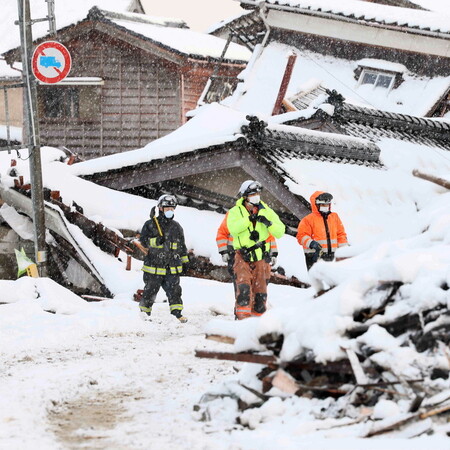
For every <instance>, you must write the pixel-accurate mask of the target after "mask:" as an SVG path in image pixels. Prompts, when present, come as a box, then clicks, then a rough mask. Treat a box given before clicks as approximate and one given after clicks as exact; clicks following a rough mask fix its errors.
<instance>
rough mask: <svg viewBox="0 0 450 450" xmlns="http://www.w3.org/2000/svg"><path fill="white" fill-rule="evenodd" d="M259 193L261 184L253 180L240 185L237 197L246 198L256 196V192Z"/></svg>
mask: <svg viewBox="0 0 450 450" xmlns="http://www.w3.org/2000/svg"><path fill="white" fill-rule="evenodd" d="M261 191H262V186H261V183H259V182H258V181H254V180H246V181H244V182H243V183H242V184H241V187H240V188H239V193H238V195H239V196H240V197H247V196H248V195H251V194H256V193H257V192H261Z"/></svg>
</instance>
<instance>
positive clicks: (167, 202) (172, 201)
mask: <svg viewBox="0 0 450 450" xmlns="http://www.w3.org/2000/svg"><path fill="white" fill-rule="evenodd" d="M177 204H178V202H177V198H176V197H175V196H174V195H171V194H164V195H161V197H159V198H158V207H159V208H164V207H165V206H172V207H173V208H176V206H177Z"/></svg>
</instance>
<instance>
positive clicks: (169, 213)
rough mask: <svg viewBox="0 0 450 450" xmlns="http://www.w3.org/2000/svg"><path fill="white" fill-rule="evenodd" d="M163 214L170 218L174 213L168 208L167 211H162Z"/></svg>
mask: <svg viewBox="0 0 450 450" xmlns="http://www.w3.org/2000/svg"><path fill="white" fill-rule="evenodd" d="M164 215H165V216H166V217H167V218H168V219H171V218H172V217H173V216H174V215H175V213H174V212H173V211H172V210H170V209H169V211H165V212H164Z"/></svg>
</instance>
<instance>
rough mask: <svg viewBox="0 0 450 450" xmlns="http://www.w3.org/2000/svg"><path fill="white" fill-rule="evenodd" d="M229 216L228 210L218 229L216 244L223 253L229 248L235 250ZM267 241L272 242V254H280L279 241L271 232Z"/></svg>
mask: <svg viewBox="0 0 450 450" xmlns="http://www.w3.org/2000/svg"><path fill="white" fill-rule="evenodd" d="M227 217H228V212H227V213H226V214H225V217H224V219H223V220H222V223H221V224H220V226H219V229H218V230H217V235H216V244H217V249H218V250H219V253H223V252H225V251H227V250H229V251H234V248H233V236H231V234H230V231H229V230H228V226H227ZM266 242H270V254H271V255H273V254H278V247H277V242H276V240H275V238H274V237H273V236H272V235H271V234H269V237H268V238H267V240H266Z"/></svg>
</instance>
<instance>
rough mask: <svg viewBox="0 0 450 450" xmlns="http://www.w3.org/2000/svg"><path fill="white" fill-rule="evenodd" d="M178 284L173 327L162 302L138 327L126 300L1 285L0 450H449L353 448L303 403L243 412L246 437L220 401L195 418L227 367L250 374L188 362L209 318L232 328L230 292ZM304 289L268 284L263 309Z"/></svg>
mask: <svg viewBox="0 0 450 450" xmlns="http://www.w3.org/2000/svg"><path fill="white" fill-rule="evenodd" d="M182 286H183V290H184V300H185V313H186V316H187V317H188V318H189V322H188V323H187V324H184V325H182V324H180V323H178V322H177V321H176V320H175V319H174V318H173V317H172V316H170V314H169V311H168V305H167V303H164V302H163V300H164V296H163V295H160V296H159V297H158V302H157V303H156V305H155V308H154V321H153V322H151V323H146V322H142V321H141V320H140V319H139V318H138V308H137V304H136V303H134V302H130V301H129V299H124V298H122V299H115V300H110V301H104V302H99V303H86V302H84V301H83V300H81V299H74V297H73V294H72V293H70V292H68V291H66V290H64V289H62V288H61V287H59V286H58V285H56V284H55V283H54V282H52V281H50V280H48V279H38V280H36V279H30V278H21V279H19V280H18V281H11V282H9V281H0V303H7V304H3V305H1V306H0V308H1V312H2V314H1V315H0V342H1V352H0V359H1V367H2V368H3V370H2V372H1V375H0V397H1V398H2V403H1V405H2V406H1V407H0V448H5V449H6V448H20V449H36V448H42V449H50V448H51V449H59V448H61V449H64V448H86V445H87V446H88V447H89V448H99V449H100V448H104V449H111V448H127V449H138V448H151V449H161V448H165V449H166V448H167V449H188V448H195V449H197V448H201V449H233V450H235V449H236V450H237V449H256V448H258V449H271V448H274V447H276V448H283V449H305V450H316V449H317V450H319V449H330V448H332V449H336V450H339V449H347V450H350V449H354V450H360V449H361V448H362V447H364V448H367V449H381V448H395V449H400V450H402V449H408V450H423V448H434V449H435V450H440V449H442V450H444V449H447V448H448V442H449V440H448V438H443V437H442V436H431V437H422V438H418V439H414V440H411V439H407V438H405V437H401V436H399V437H397V438H395V439H385V438H380V439H372V440H367V439H365V440H362V439H360V438H358V433H359V432H361V426H360V425H358V424H355V425H353V426H348V427H338V428H334V427H335V426H336V425H344V424H345V423H346V420H341V421H338V420H333V419H329V420H326V421H320V423H319V422H318V421H317V420H315V418H314V410H315V409H317V408H320V407H322V406H323V404H320V402H319V401H318V400H314V399H306V398H303V399H302V398H297V399H286V400H285V401H281V400H280V399H276V398H273V399H272V400H271V401H269V402H268V403H267V404H266V405H265V407H264V409H263V410H262V411H261V412H260V413H259V414H260V416H258V414H256V416H254V417H253V416H252V415H251V413H250V412H249V413H248V414H247V416H248V417H247V419H248V421H249V424H250V425H251V427H252V428H256V429H253V430H252V429H249V428H247V427H243V426H242V425H238V424H236V423H235V422H234V417H235V415H236V407H235V403H234V401H231V400H230V399H228V400H227V399H217V400H214V401H212V402H209V404H208V405H209V406H208V413H209V414H210V415H211V420H209V421H205V419H206V418H205V417H203V418H202V416H201V414H200V412H199V411H196V410H194V406H195V405H199V406H201V405H202V403H201V402H200V401H201V398H202V396H203V395H204V394H205V393H208V395H209V396H210V399H211V396H213V395H214V394H218V393H220V392H221V390H220V388H219V386H220V384H221V383H223V382H224V381H225V382H226V383H227V385H228V386H232V385H234V387H235V388H236V386H237V378H236V377H237V375H236V374H235V368H237V369H242V368H243V369H244V370H243V371H244V374H246V376H247V377H250V376H251V375H252V374H253V373H254V372H255V370H259V369H258V366H256V367H254V366H252V367H247V366H245V365H243V364H241V363H234V362H227V361H225V362H224V361H215V360H208V359H205V360H203V359H198V358H195V356H194V350H195V349H212V347H214V349H215V350H217V349H220V346H221V345H223V344H217V343H214V346H212V345H211V343H209V342H208V341H205V340H204V334H203V332H204V327H205V324H207V323H208V322H209V321H210V320H211V318H213V317H214V316H215V315H216V314H221V316H220V317H223V318H224V321H226V322H229V323H230V324H234V323H235V322H234V321H233V320H232V309H233V294H232V287H231V285H229V284H222V283H218V282H212V281H208V280H196V279H192V278H182ZM306 292H307V291H305V290H299V289H296V288H290V287H282V286H274V285H271V286H270V287H269V293H270V298H271V303H272V305H273V306H274V307H280V306H286V305H288V304H289V305H291V307H293V306H294V305H296V304H298V305H302V304H303V302H304V300H303V299H302V297H304V296H305V294H306ZM38 295H39V297H37V296H38ZM36 297H37V298H36ZM69 305H70V307H69ZM46 310H47V311H50V310H52V311H54V312H55V313H54V314H51V313H49V312H45V311H46ZM274 311H275V310H274ZM223 349H224V350H226V349H228V347H224V348H223ZM205 400H206V399H205ZM195 409H199V408H195ZM200 411H201V409H200ZM248 411H252V410H248ZM253 414H255V413H253ZM261 420H263V421H264V422H266V425H267V426H266V427H264V426H258V424H259V423H260V422H261ZM347 422H350V421H347ZM317 429H318V430H317ZM24 430H26V432H24Z"/></svg>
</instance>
